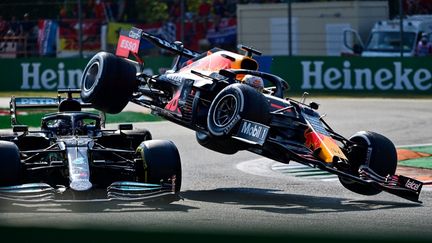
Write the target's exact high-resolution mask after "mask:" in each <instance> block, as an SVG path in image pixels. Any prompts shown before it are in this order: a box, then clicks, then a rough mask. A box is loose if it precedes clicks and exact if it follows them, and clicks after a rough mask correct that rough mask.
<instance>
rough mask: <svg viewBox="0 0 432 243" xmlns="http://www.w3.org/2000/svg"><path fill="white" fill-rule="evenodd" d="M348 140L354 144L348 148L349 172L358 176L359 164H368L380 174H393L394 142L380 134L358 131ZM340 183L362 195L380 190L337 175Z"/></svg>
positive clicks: (394, 165)
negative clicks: (350, 166)
mask: <svg viewBox="0 0 432 243" xmlns="http://www.w3.org/2000/svg"><path fill="white" fill-rule="evenodd" d="M350 141H352V142H354V143H355V145H354V146H352V147H350V148H349V149H348V150H349V151H350V152H349V153H348V155H347V156H348V159H349V161H350V163H351V165H352V168H351V171H350V173H351V174H353V175H356V176H359V173H358V169H359V167H360V166H361V165H365V166H368V167H369V168H370V169H372V170H373V171H374V172H376V173H377V174H379V175H381V176H384V177H385V176H387V175H389V174H390V175H393V174H394V173H395V171H396V166H397V153H396V148H395V146H394V144H393V143H392V142H391V141H390V140H389V139H388V138H386V137H384V136H383V135H381V134H378V133H374V132H358V133H356V134H354V135H353V136H352V137H351V138H350ZM339 181H340V182H341V183H342V185H343V186H344V187H345V188H347V189H348V190H350V191H353V192H356V193H359V194H362V195H376V194H378V193H380V192H381V191H382V190H381V189H378V188H376V187H373V186H371V185H367V184H362V183H358V182H355V181H352V180H349V179H346V178H343V177H339Z"/></svg>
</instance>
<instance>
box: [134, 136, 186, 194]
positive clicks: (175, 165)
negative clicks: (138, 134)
mask: <svg viewBox="0 0 432 243" xmlns="http://www.w3.org/2000/svg"><path fill="white" fill-rule="evenodd" d="M137 152H138V153H139V154H140V155H141V158H142V160H143V165H142V166H143V168H142V169H140V170H138V171H141V172H142V173H141V174H139V175H138V177H139V178H140V181H141V182H145V183H152V184H161V183H172V182H173V179H175V181H174V183H175V193H178V192H180V188H181V182H182V171H181V162H180V154H179V152H178V150H177V147H176V146H175V145H174V143H173V142H171V141H167V140H147V141H144V142H142V143H141V144H140V146H138V148H137Z"/></svg>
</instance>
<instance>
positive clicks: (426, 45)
mask: <svg viewBox="0 0 432 243" xmlns="http://www.w3.org/2000/svg"><path fill="white" fill-rule="evenodd" d="M415 55H416V56H418V57H422V56H430V55H432V44H431V43H430V42H429V40H428V35H427V34H426V33H423V34H422V37H421V39H420V41H419V42H418V44H417V48H416V52H415Z"/></svg>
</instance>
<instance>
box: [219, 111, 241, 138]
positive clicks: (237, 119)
mask: <svg viewBox="0 0 432 243" xmlns="http://www.w3.org/2000/svg"><path fill="white" fill-rule="evenodd" d="M240 119H241V117H240V116H239V115H238V114H237V115H236V116H235V117H234V119H233V120H232V121H231V123H230V124H229V125H228V126H226V127H225V129H224V131H223V133H224V134H228V133H229V132H230V131H231V129H232V128H233V127H234V126H235V125H236V124H237V122H238V121H240Z"/></svg>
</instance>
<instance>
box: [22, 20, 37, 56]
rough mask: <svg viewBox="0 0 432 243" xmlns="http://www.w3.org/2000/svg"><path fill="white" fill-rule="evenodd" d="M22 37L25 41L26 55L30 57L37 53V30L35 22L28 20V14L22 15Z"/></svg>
mask: <svg viewBox="0 0 432 243" xmlns="http://www.w3.org/2000/svg"><path fill="white" fill-rule="evenodd" d="M21 26H22V35H23V37H24V38H26V40H27V48H26V50H25V52H26V55H27V54H29V55H32V54H35V53H37V46H36V44H37V37H38V29H37V25H36V21H32V20H30V15H29V14H28V13H25V14H24V20H23V21H22V24H21Z"/></svg>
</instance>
